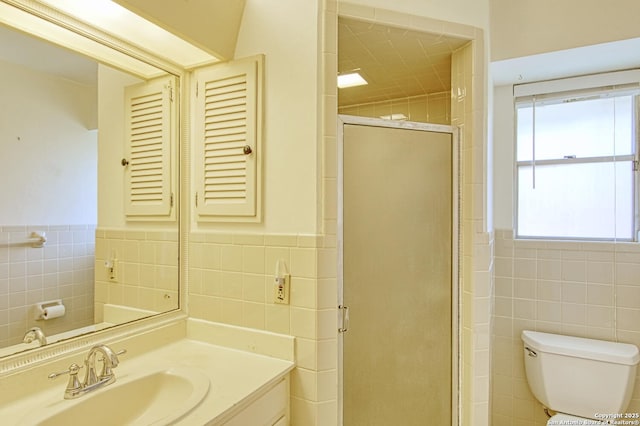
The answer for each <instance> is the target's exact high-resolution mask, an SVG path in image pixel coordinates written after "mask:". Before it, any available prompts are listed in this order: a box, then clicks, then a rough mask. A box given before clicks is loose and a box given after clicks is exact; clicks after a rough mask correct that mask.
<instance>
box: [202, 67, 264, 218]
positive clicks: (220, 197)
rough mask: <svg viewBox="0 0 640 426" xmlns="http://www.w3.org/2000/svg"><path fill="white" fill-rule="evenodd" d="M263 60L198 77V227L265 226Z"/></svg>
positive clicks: (207, 69)
mask: <svg viewBox="0 0 640 426" xmlns="http://www.w3.org/2000/svg"><path fill="white" fill-rule="evenodd" d="M263 62H264V57H263V55H258V56H253V57H250V58H246V59H240V60H234V61H231V62H225V63H221V64H214V65H211V66H208V67H202V68H199V69H196V70H195V71H194V81H195V87H194V89H193V90H194V97H193V98H194V106H193V142H194V144H193V146H194V152H193V163H194V164H193V168H194V175H193V179H194V190H195V194H194V200H193V201H194V203H195V211H196V215H197V220H198V221H217V222H259V221H260V220H261V187H262V185H261V156H262V146H261V135H262V90H263V89H262V88H263V81H262V80H263V77H262V76H263Z"/></svg>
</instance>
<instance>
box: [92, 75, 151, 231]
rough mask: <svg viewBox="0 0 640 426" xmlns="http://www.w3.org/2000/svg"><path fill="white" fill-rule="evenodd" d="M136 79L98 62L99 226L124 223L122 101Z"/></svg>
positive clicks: (137, 80) (123, 115)
mask: <svg viewBox="0 0 640 426" xmlns="http://www.w3.org/2000/svg"><path fill="white" fill-rule="evenodd" d="M141 81H142V80H140V79H139V78H137V77H135V76H133V75H130V74H127V73H124V72H122V71H118V70H116V69H113V68H110V67H108V66H106V65H102V64H100V65H99V66H98V127H99V129H100V135H99V137H98V155H99V158H100V163H99V166H98V226H99V227H101V228H122V227H124V226H126V221H125V212H124V170H123V167H122V164H121V163H120V162H121V160H122V159H123V158H124V157H125V154H124V153H125V124H126V115H125V101H124V88H125V87H126V86H130V85H132V84H136V83H140V82H141Z"/></svg>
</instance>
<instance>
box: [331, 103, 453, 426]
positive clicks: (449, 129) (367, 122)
mask: <svg viewBox="0 0 640 426" xmlns="http://www.w3.org/2000/svg"><path fill="white" fill-rule="evenodd" d="M347 124H351V125H360V126H369V127H383V128H392V129H404V130H417V131H423V132H431V133H446V134H450V135H451V144H452V147H451V148H452V150H451V151H452V165H451V166H452V168H451V171H452V176H451V179H452V185H451V191H452V194H451V195H452V197H451V200H452V206H451V210H452V214H453V217H452V218H451V219H452V222H451V223H452V229H451V234H452V235H451V237H452V241H451V328H452V330H451V358H452V359H451V376H452V377H451V425H452V426H458V425H459V424H460V418H461V413H460V410H461V408H462V401H461V400H460V398H461V392H460V388H461V382H460V380H461V375H460V372H461V371H462V369H461V368H462V366H461V356H460V354H459V350H460V347H461V345H460V336H461V335H462V333H461V331H460V306H459V303H460V301H461V300H462V298H461V295H460V288H461V286H460V282H459V277H460V269H459V268H460V262H459V258H460V217H461V213H460V194H461V188H460V182H461V179H460V143H459V141H460V134H461V133H460V129H459V128H458V127H455V126H447V125H441V124H430V123H418V122H413V121H395V120H385V119H380V118H368V117H358V116H351V115H342V114H339V115H338V129H337V130H338V132H337V136H338V138H337V149H338V170H337V172H338V179H337V184H338V200H337V201H338V203H337V204H338V217H337V219H338V221H337V243H338V247H337V251H338V277H337V281H338V282H337V287H338V306H342V305H343V303H344V297H343V296H344V292H343V289H344V281H343V279H344V250H343V244H344V157H343V153H344V126H345V125H347ZM343 327H344V324H343V318H342V313H341V310H340V309H338V328H339V330H341V329H342V328H343ZM347 333H348V331H347ZM343 351H344V333H343V332H341V331H338V425H339V426H343V419H344V405H343V402H344V352H343ZM347 426H348V425H347Z"/></svg>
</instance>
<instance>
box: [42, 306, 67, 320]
mask: <svg viewBox="0 0 640 426" xmlns="http://www.w3.org/2000/svg"><path fill="white" fill-rule="evenodd" d="M64 311H65V309H64V305H54V306H49V307H47V308H44V310H43V311H42V318H43V319H45V320H49V319H52V318H59V317H61V316H63V315H64Z"/></svg>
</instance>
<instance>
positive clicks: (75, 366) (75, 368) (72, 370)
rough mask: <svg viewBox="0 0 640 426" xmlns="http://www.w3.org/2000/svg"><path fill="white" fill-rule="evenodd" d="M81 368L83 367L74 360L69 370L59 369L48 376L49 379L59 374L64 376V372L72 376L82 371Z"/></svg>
mask: <svg viewBox="0 0 640 426" xmlns="http://www.w3.org/2000/svg"><path fill="white" fill-rule="evenodd" d="M81 368H82V367H80V366H79V365H78V364H76V363H75V362H74V363H73V364H71V365H70V366H69V368H68V369H67V370H64V371H58V372H55V373H51V374H49V375H48V376H47V377H48V378H49V379H56V378H58V377H59V376H62V375H63V374H68V375H70V376H72V377H73V376H77V375H78V372H79V371H80V369H81Z"/></svg>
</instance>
